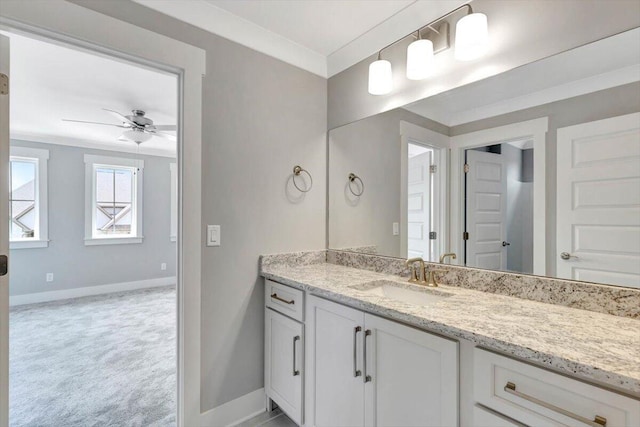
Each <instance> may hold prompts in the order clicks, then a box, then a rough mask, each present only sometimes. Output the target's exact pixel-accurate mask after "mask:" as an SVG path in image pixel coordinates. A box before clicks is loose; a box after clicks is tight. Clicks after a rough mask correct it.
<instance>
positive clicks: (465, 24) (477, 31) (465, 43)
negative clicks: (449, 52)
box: [454, 13, 489, 61]
mask: <svg viewBox="0 0 640 427" xmlns="http://www.w3.org/2000/svg"><path fill="white" fill-rule="evenodd" d="M488 47H489V31H488V27H487V15H485V14H484V13H471V14H469V15H467V16H465V17H463V18H461V19H460V20H459V21H458V23H457V24H456V47H455V54H454V56H455V58H456V59H457V60H458V61H471V60H473V59H476V58H479V57H481V56H482V55H484V54H485V53H486V51H487V49H488Z"/></svg>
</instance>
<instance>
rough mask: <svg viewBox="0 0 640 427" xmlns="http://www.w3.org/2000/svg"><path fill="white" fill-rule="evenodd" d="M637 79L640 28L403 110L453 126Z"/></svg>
mask: <svg viewBox="0 0 640 427" xmlns="http://www.w3.org/2000/svg"><path fill="white" fill-rule="evenodd" d="M638 80H640V28H636V29H633V30H630V31H626V32H623V33H620V34H617V35H615V36H612V37H608V38H606V39H603V40H599V41H596V42H594V43H589V44H587V45H585V46H581V47H579V48H576V49H572V50H570V51H567V52H563V53H560V54H558V55H554V56H551V57H549V58H545V59H542V60H540V61H536V62H533V63H531V64H527V65H524V66H522V67H519V68H515V69H513V70H511V71H507V72H505V73H502V74H499V75H497V76H495V77H490V78H487V79H484V80H480V81H478V82H476V83H472V84H469V85H466V86H461V87H458V88H456V89H453V90H450V91H447V92H443V93H441V94H439V95H435V96H432V97H429V98H426V99H423V100H420V101H417V102H414V103H412V104H409V105H407V106H405V107H403V108H404V109H406V110H409V111H412V112H414V113H416V114H419V115H421V116H424V117H428V118H430V119H432V120H435V121H437V122H440V123H442V124H445V125H447V126H455V125H459V124H463V123H468V122H472V121H475V120H481V119H484V118H488V117H494V116H497V115H500V114H505V113H508V112H511V111H518V110H522V109H525V108H530V107H534V106H537V105H543V104H547V103H550V102H554V101H559V100H562V99H567V98H570V97H574V96H579V95H583V94H586V93H591V92H595V91H598V90H604V89H607V88H610V87H615V86H620V85H623V84H626V83H631V82H635V81H638Z"/></svg>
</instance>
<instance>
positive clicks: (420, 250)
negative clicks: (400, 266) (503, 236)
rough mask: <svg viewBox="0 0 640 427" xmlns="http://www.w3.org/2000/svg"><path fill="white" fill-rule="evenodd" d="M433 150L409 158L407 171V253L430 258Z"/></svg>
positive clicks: (425, 258) (411, 256)
mask: <svg viewBox="0 0 640 427" xmlns="http://www.w3.org/2000/svg"><path fill="white" fill-rule="evenodd" d="M432 161H433V152H432V151H427V152H425V153H422V154H418V155H417V156H414V157H410V158H409V167H408V171H407V184H408V185H407V188H408V197H407V255H408V257H409V258H414V257H420V258H422V259H424V260H431V240H430V239H429V232H430V231H431V199H432V197H431V172H430V170H429V168H430V166H431V164H432Z"/></svg>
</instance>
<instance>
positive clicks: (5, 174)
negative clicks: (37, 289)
mask: <svg viewBox="0 0 640 427" xmlns="http://www.w3.org/2000/svg"><path fill="white" fill-rule="evenodd" d="M0 73H2V74H4V75H6V76H7V81H6V82H7V84H8V76H9V38H8V37H5V36H3V35H0ZM1 84H2V83H1V82H0V85H1ZM0 89H5V88H0ZM1 92H2V93H3V94H0V176H1V177H2V179H1V180H0V183H1V185H0V206H2V208H1V209H0V255H1V256H7V257H8V256H9V203H8V202H9V93H8V86H7V87H6V92H7V93H6V94H5V93H4V92H5V90H2V91H1ZM0 425H2V426H6V425H9V276H8V275H4V276H0Z"/></svg>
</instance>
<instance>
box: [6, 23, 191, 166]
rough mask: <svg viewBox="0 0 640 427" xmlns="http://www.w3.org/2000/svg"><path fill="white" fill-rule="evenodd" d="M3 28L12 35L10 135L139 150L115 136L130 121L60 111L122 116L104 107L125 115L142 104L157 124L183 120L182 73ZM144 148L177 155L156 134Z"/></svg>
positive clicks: (150, 152)
mask: <svg viewBox="0 0 640 427" xmlns="http://www.w3.org/2000/svg"><path fill="white" fill-rule="evenodd" d="M5 35H8V36H9V37H10V38H11V80H10V93H11V122H10V130H11V137H12V138H15V139H27V140H32V141H40V142H50V143H57V144H64V145H75V146H85V147H95V148H104V149H110V150H119V151H129V152H135V151H136V147H135V143H133V142H122V141H117V138H118V137H119V136H120V135H121V134H122V131H123V130H124V129H120V128H116V127H110V126H99V125H90V124H82V123H69V122H63V121H62V119H74V120H86V121H96V122H103V123H113V124H121V123H119V122H118V120H117V119H116V118H114V117H113V116H111V115H110V114H109V113H107V112H105V111H102V108H108V109H111V110H115V111H118V112H120V113H122V114H125V115H128V114H131V110H132V109H141V110H144V111H146V113H147V116H148V117H149V118H151V119H152V120H153V121H154V122H155V124H170V125H175V124H177V123H176V121H177V117H178V115H177V100H178V94H177V89H178V88H177V78H176V76H173V75H169V74H164V73H160V72H156V71H152V70H149V69H146V68H142V67H140V66H137V65H133V64H131V63H126V62H123V61H119V60H115V59H113V58H108V57H105V56H99V55H96V54H93V53H88V52H84V51H80V50H76V49H71V48H68V47H64V46H61V45H55V44H51V43H48V42H44V41H40V40H36V39H31V38H27V37H23V36H20V35H16V34H7V33H5ZM174 134H175V133H174ZM140 152H142V153H148V154H159V155H165V156H175V152H176V143H175V142H172V141H170V140H167V139H163V138H158V137H153V138H152V139H150V140H149V141H147V142H144V143H143V144H141V150H140Z"/></svg>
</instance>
